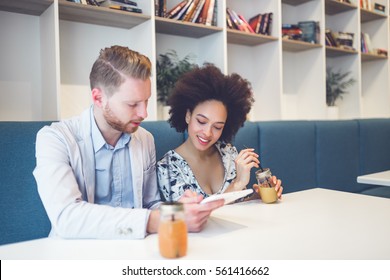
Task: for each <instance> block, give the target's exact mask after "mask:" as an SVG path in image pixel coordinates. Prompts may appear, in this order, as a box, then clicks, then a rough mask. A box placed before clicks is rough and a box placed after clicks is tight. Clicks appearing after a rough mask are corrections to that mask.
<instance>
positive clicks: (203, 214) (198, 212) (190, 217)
mask: <svg viewBox="0 0 390 280" xmlns="http://www.w3.org/2000/svg"><path fill="white" fill-rule="evenodd" d="M202 200H203V196H202V195H199V194H197V193H195V192H192V191H190V190H186V191H185V192H184V194H183V196H182V197H181V198H180V199H179V202H181V203H183V204H184V212H185V217H186V224H187V228H188V231H190V232H199V231H201V230H202V229H203V228H204V226H205V224H206V222H207V219H208V218H209V216H210V214H211V212H212V211H213V210H215V209H217V208H219V207H221V206H223V205H224V200H223V199H221V200H215V201H211V202H208V203H204V204H199V203H200V202H201V201H202Z"/></svg>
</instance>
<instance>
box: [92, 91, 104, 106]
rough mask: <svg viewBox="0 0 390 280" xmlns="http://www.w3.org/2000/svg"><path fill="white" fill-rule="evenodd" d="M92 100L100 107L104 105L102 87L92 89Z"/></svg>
mask: <svg viewBox="0 0 390 280" xmlns="http://www.w3.org/2000/svg"><path fill="white" fill-rule="evenodd" d="M92 102H93V104H95V105H96V106H98V107H102V106H103V92H102V90H101V89H100V88H93V89H92Z"/></svg>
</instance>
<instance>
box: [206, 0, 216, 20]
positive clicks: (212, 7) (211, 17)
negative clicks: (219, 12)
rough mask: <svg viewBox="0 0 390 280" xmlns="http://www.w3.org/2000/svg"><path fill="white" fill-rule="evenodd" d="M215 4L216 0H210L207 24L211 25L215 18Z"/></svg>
mask: <svg viewBox="0 0 390 280" xmlns="http://www.w3.org/2000/svg"><path fill="white" fill-rule="evenodd" d="M214 4H215V0H210V6H209V9H208V10H207V17H206V22H205V25H208V26H211V25H212V24H211V22H212V20H213V15H214Z"/></svg>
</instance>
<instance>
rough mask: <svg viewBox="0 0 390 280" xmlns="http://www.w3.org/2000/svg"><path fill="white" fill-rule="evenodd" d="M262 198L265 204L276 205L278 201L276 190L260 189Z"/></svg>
mask: <svg viewBox="0 0 390 280" xmlns="http://www.w3.org/2000/svg"><path fill="white" fill-rule="evenodd" d="M258 189H259V194H260V198H261V200H262V201H263V202H264V203H274V202H275V201H277V200H278V194H277V193H276V190H275V188H270V187H259V188H258Z"/></svg>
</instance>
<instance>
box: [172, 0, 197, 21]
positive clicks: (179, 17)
mask: <svg viewBox="0 0 390 280" xmlns="http://www.w3.org/2000/svg"><path fill="white" fill-rule="evenodd" d="M192 1H193V0H189V1H188V2H187V3H186V4H185V6H184V7H183V8H182V9H181V10H180V11H179V13H178V14H177V15H176V16H175V17H174V19H177V20H181V19H182V18H183V16H184V13H185V12H186V11H187V9H188V7H189V6H190V5H191V3H192Z"/></svg>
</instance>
